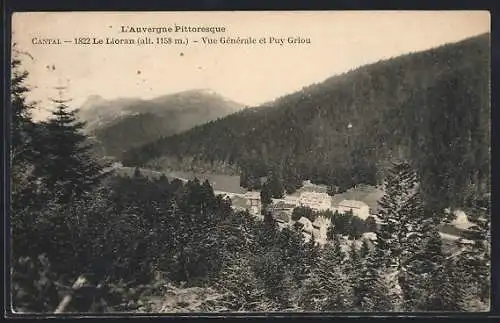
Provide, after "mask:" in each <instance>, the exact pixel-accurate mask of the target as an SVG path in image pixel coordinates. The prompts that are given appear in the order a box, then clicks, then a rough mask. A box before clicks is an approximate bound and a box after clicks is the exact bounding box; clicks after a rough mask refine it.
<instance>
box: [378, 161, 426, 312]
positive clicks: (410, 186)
mask: <svg viewBox="0 0 500 323" xmlns="http://www.w3.org/2000/svg"><path fill="white" fill-rule="evenodd" d="M385 191H386V193H385V195H384V196H383V197H382V198H381V200H380V201H379V205H380V211H379V218H380V219H381V221H382V223H383V224H382V226H381V229H380V231H379V232H377V243H376V252H377V256H378V258H379V261H380V264H381V266H382V268H385V273H386V274H385V279H386V281H387V284H388V285H389V289H390V297H391V300H392V304H393V306H392V307H393V309H394V310H395V311H401V310H410V308H407V307H408V304H407V302H408V301H410V300H411V299H412V292H411V289H412V280H414V279H415V276H413V275H412V272H411V271H412V270H413V262H414V261H416V260H417V258H418V257H419V256H420V255H422V254H423V253H422V250H423V246H424V244H425V241H426V231H427V230H429V228H430V227H431V222H432V221H433V219H432V218H427V217H426V214H427V212H424V209H423V204H422V201H421V199H420V194H419V188H418V178H417V175H416V173H415V172H414V171H413V169H412V168H411V166H410V165H409V164H407V163H400V164H396V165H394V167H393V169H391V171H390V172H389V174H388V176H387V178H386V180H385Z"/></svg>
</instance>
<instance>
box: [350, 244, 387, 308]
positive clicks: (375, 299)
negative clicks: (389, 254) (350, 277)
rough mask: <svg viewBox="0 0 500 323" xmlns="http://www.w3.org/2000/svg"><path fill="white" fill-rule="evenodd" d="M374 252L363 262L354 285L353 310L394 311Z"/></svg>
mask: <svg viewBox="0 0 500 323" xmlns="http://www.w3.org/2000/svg"><path fill="white" fill-rule="evenodd" d="M378 261H379V260H378V259H377V255H376V252H375V251H374V250H372V251H370V252H369V253H368V255H367V256H366V258H365V259H364V261H363V266H362V268H361V272H360V274H359V280H358V282H357V284H356V285H355V289H354V291H355V293H354V300H353V301H354V308H355V309H357V310H359V311H363V312H390V311H393V310H394V305H393V304H392V303H391V299H390V296H389V286H388V285H387V281H386V280H385V279H384V276H383V275H382V274H381V273H382V272H381V269H380V266H379V265H378Z"/></svg>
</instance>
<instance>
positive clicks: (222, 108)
mask: <svg viewBox="0 0 500 323" xmlns="http://www.w3.org/2000/svg"><path fill="white" fill-rule="evenodd" d="M242 108H243V105H241V104H239V103H236V102H233V101H230V100H227V99H225V98H223V97H222V96H220V95H218V94H216V93H213V92H211V91H209V90H190V91H184V92H180V93H175V94H170V95H164V96H161V97H158V98H155V99H151V100H141V99H116V100H104V99H102V98H100V97H98V96H92V97H90V98H89V99H88V100H87V101H86V102H85V103H84V104H83V106H82V108H81V109H80V112H79V117H81V118H82V120H84V121H86V122H87V125H86V132H87V133H89V134H91V135H93V136H94V137H95V138H94V139H95V140H96V143H97V144H98V146H99V147H100V148H102V149H103V153H104V154H106V155H111V156H115V157H120V156H121V154H122V153H123V152H124V151H126V150H127V149H129V148H132V147H136V146H139V145H141V144H145V143H148V142H151V141H154V140H156V139H159V138H161V137H162V136H169V135H173V134H176V133H179V132H182V131H185V130H188V129H190V128H192V127H194V126H196V125H200V124H203V123H206V122H208V121H212V120H215V119H217V118H220V117H224V116H226V115H228V114H231V113H233V112H236V111H239V110H240V109H242Z"/></svg>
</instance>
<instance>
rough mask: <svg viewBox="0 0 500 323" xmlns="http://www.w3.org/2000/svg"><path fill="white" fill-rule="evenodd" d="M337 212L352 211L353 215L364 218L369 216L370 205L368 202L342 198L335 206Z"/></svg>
mask: <svg viewBox="0 0 500 323" xmlns="http://www.w3.org/2000/svg"><path fill="white" fill-rule="evenodd" d="M337 211H338V212H339V213H346V212H349V211H352V213H353V215H355V216H357V217H359V218H360V219H362V220H366V218H368V217H369V216H370V207H369V206H368V204H366V203H364V202H361V201H356V200H343V201H342V202H340V203H339V205H338V207H337Z"/></svg>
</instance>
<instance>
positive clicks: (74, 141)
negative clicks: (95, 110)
mask: <svg viewBox="0 0 500 323" xmlns="http://www.w3.org/2000/svg"><path fill="white" fill-rule="evenodd" d="M61 96H62V94H61ZM53 102H54V103H55V104H56V108H55V109H54V110H53V111H52V115H51V117H50V118H49V119H48V121H45V122H44V123H43V128H44V131H45V133H46V136H45V141H46V142H44V144H43V155H44V160H45V165H43V167H39V168H38V170H37V173H38V174H39V175H40V176H41V177H42V180H43V182H44V184H45V186H46V188H47V189H48V191H50V192H52V193H54V194H57V199H58V200H60V201H69V199H71V198H72V197H74V196H80V195H82V194H83V193H85V192H88V191H89V190H91V189H92V188H93V187H94V186H95V185H96V184H97V183H98V182H99V181H100V179H101V178H102V177H103V175H104V174H103V166H104V165H101V164H99V163H98V162H97V161H96V160H95V159H94V157H93V156H92V155H91V146H90V145H89V144H88V143H87V136H86V135H85V134H83V132H82V130H83V128H84V126H85V123H84V122H80V121H78V118H77V116H76V112H77V110H71V108H70V107H69V106H68V105H67V104H66V103H67V102H68V100H63V99H54V100H53Z"/></svg>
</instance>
